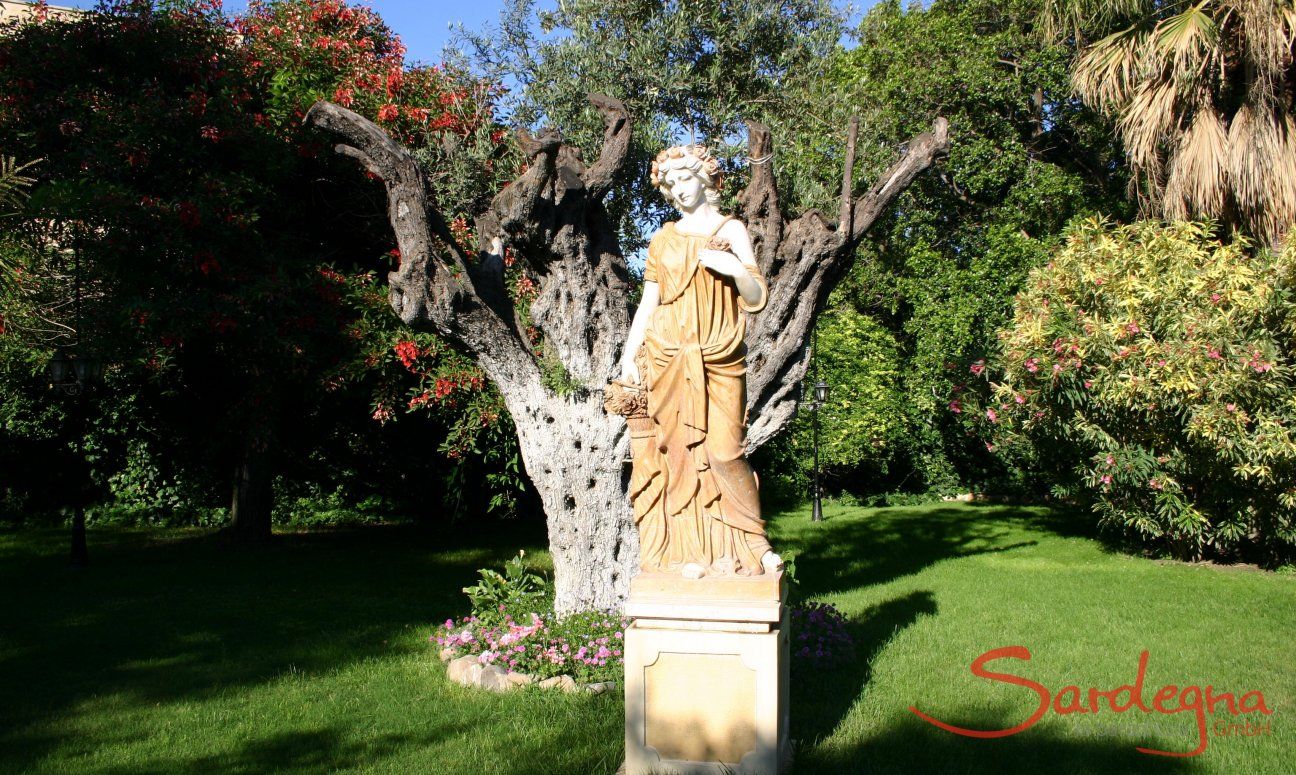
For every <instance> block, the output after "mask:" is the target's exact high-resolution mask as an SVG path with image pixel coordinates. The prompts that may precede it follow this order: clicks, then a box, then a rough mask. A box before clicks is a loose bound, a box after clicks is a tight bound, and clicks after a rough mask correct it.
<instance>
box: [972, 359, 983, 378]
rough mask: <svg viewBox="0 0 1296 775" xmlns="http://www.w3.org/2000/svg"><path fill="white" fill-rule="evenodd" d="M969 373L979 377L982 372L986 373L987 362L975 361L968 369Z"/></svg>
mask: <svg viewBox="0 0 1296 775" xmlns="http://www.w3.org/2000/svg"><path fill="white" fill-rule="evenodd" d="M968 371H970V372H972V373H973V374H976V375H978V376H979V375H980V374H981V372H983V371H985V361H984V360H977V361H975V362H974V363H973V364H972V365H971V366H969V367H968Z"/></svg>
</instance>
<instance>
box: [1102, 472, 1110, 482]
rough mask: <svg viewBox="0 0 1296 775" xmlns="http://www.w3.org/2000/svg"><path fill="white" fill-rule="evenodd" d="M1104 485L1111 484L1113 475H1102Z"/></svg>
mask: <svg viewBox="0 0 1296 775" xmlns="http://www.w3.org/2000/svg"><path fill="white" fill-rule="evenodd" d="M1102 483H1103V484H1111V475H1110V474H1103V475H1102Z"/></svg>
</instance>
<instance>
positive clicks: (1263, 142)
mask: <svg viewBox="0 0 1296 775" xmlns="http://www.w3.org/2000/svg"><path fill="white" fill-rule="evenodd" d="M1044 26H1045V30H1046V32H1048V33H1050V34H1052V35H1053V36H1054V37H1058V38H1071V39H1073V40H1074V41H1075V42H1076V43H1077V44H1078V45H1079V47H1080V49H1081V53H1080V55H1079V57H1078V58H1077V59H1076V62H1075V64H1074V65H1073V69H1072V82H1073V84H1074V86H1075V89H1076V92H1077V93H1078V94H1079V96H1080V98H1081V99H1082V100H1083V101H1084V102H1085V103H1087V104H1089V105H1090V106H1091V107H1093V108H1095V109H1097V110H1099V111H1101V112H1103V113H1105V114H1107V115H1109V116H1111V117H1112V118H1113V119H1115V121H1116V126H1117V131H1118V133H1119V134H1120V136H1121V139H1122V140H1123V141H1124V143H1125V148H1126V153H1127V154H1128V156H1129V161H1130V166H1131V168H1132V169H1133V171H1134V173H1135V176H1134V181H1133V185H1134V186H1135V193H1136V195H1137V196H1138V197H1139V201H1140V205H1142V206H1143V209H1144V211H1145V212H1149V213H1152V214H1157V215H1161V216H1164V217H1166V218H1175V219H1181V218H1182V219H1187V218H1214V219H1218V220H1220V221H1221V222H1223V223H1225V224H1228V225H1231V226H1234V227H1236V228H1239V229H1241V230H1243V231H1245V232H1248V233H1250V234H1251V235H1253V236H1255V237H1257V238H1259V239H1261V240H1263V241H1264V242H1267V243H1269V244H1270V245H1276V244H1278V243H1279V242H1280V241H1281V240H1282V239H1283V237H1284V235H1285V234H1286V232H1287V230H1288V229H1289V228H1290V226H1291V224H1292V222H1293V221H1294V220H1296V124H1294V123H1293V118H1292V107H1293V104H1292V98H1293V86H1294V85H1296V84H1293V82H1292V78H1291V75H1292V70H1291V68H1292V52H1293V41H1294V40H1296V0H1199V2H1195V3H1194V2H1189V1H1187V0H1180V1H1179V2H1173V1H1172V2H1164V1H1163V0H1046V2H1045V12H1044ZM1093 34H1098V35H1103V34H1105V35H1106V36H1105V37H1102V38H1100V39H1099V40H1097V41H1096V42H1092V43H1089V42H1088V37H1089V36H1090V35H1093Z"/></svg>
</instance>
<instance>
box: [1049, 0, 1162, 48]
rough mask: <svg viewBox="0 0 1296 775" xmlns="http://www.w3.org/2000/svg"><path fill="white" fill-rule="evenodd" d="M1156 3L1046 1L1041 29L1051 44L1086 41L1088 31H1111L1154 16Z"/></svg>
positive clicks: (1142, 0) (1132, 0)
mask: <svg viewBox="0 0 1296 775" xmlns="http://www.w3.org/2000/svg"><path fill="white" fill-rule="evenodd" d="M1156 8H1157V2H1155V0H1046V1H1045V3H1044V7H1043V9H1042V13H1041V18H1040V20H1041V27H1042V31H1043V33H1044V35H1045V36H1047V37H1048V38H1049V39H1051V40H1061V39H1063V38H1068V37H1070V38H1074V39H1075V40H1077V41H1080V40H1083V39H1084V37H1085V30H1094V29H1111V28H1112V27H1114V26H1117V25H1125V24H1128V23H1129V21H1130V20H1132V19H1141V18H1144V17H1147V16H1149V15H1151V14H1152V13H1154V12H1155V11H1156Z"/></svg>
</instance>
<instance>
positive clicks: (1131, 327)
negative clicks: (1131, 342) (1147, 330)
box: [1125, 322, 1142, 334]
mask: <svg viewBox="0 0 1296 775" xmlns="http://www.w3.org/2000/svg"><path fill="white" fill-rule="evenodd" d="M1125 330H1126V331H1128V332H1129V333H1131V334H1137V333H1138V332H1139V331H1140V330H1142V329H1140V328H1139V326H1138V323H1133V322H1130V323H1126V324H1125Z"/></svg>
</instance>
